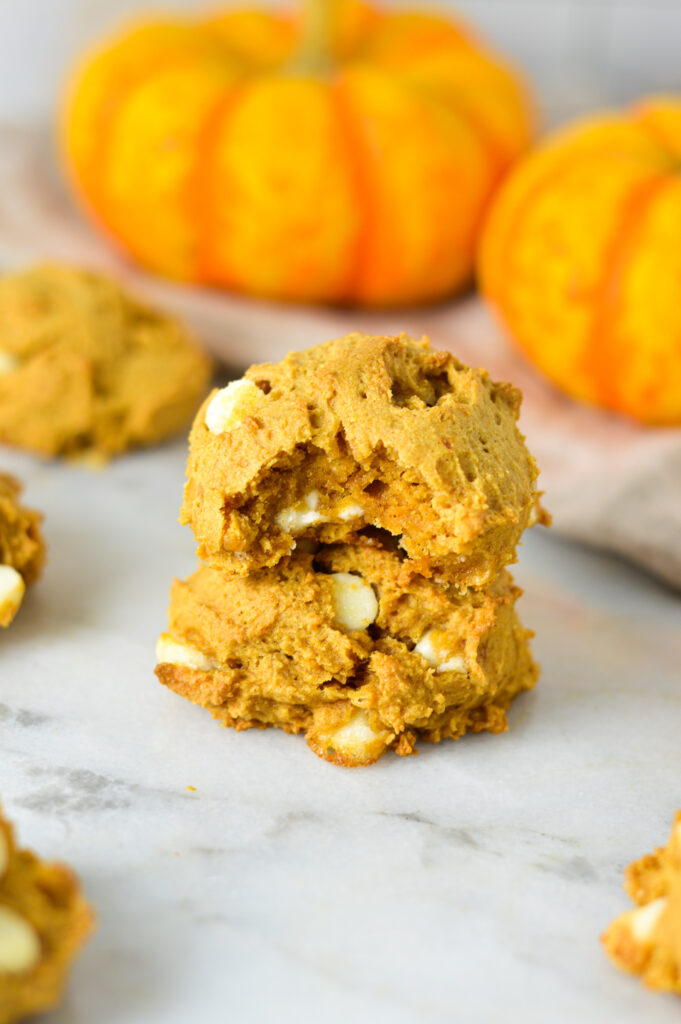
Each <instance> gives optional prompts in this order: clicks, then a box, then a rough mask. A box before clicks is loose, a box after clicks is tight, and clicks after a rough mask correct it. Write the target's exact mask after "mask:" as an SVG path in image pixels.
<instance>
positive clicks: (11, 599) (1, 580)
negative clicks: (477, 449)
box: [0, 565, 26, 622]
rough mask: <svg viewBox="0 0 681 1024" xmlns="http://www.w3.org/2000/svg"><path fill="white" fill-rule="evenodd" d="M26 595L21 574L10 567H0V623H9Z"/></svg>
mask: <svg viewBox="0 0 681 1024" xmlns="http://www.w3.org/2000/svg"><path fill="white" fill-rule="evenodd" d="M25 593H26V584H25V583H24V580H23V577H22V576H21V573H18V572H17V571H16V569H14V568H13V567H12V566H11V565H0V622H11V620H12V619H13V618H14V616H15V615H16V613H17V611H18V610H19V607H20V605H21V602H22V601H23V599H24V594H25Z"/></svg>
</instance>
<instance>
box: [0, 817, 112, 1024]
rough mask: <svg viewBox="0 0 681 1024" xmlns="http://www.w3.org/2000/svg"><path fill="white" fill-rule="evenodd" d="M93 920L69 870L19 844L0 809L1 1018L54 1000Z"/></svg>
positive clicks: (5, 1020)
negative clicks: (19, 846) (50, 862)
mask: <svg viewBox="0 0 681 1024" xmlns="http://www.w3.org/2000/svg"><path fill="white" fill-rule="evenodd" d="M92 924H93V914H92V911H91V909H90V908H89V906H88V904H87V903H86V902H85V900H84V898H83V895H82V893H81V889H80V885H79V884H78V880H77V879H76V877H75V876H74V875H73V873H72V872H71V871H70V870H69V869H68V868H67V867H64V866H63V865H62V864H47V863H45V862H44V861H41V860H39V859H38V857H36V856H35V854H33V853H31V852H30V851H29V850H20V849H19V848H18V847H17V845H16V842H15V839H14V835H13V832H12V828H11V827H10V825H9V822H7V821H6V820H5V819H4V818H3V817H2V816H1V815H0V1024H11V1022H13V1021H18V1020H23V1018H24V1017H29V1016H33V1014H36V1013H41V1012H42V1011H44V1010H48V1009H50V1008H51V1007H53V1006H54V1005H55V1004H56V1003H58V1002H59V1000H60V998H61V994H62V991H63V989H64V985H65V983H66V979H67V975H68V970H69V967H70V965H71V961H72V960H73V958H74V957H75V955H76V954H77V952H78V950H79V949H80V947H81V946H82V944H83V942H84V941H85V940H86V938H87V937H88V935H89V933H90V932H91V930H92Z"/></svg>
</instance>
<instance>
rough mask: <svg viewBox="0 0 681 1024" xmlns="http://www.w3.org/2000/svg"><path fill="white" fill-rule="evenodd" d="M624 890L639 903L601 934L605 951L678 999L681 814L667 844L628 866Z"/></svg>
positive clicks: (626, 968)
mask: <svg viewBox="0 0 681 1024" xmlns="http://www.w3.org/2000/svg"><path fill="white" fill-rule="evenodd" d="M625 886H626V889H627V892H628V893H629V895H630V896H631V898H632V900H633V901H634V902H635V903H637V904H639V905H638V907H636V908H635V909H634V910H628V911H626V912H625V913H624V914H620V916H619V917H617V918H616V919H615V920H614V921H613V922H612V924H611V925H610V927H609V928H608V929H607V931H606V932H605V933H604V935H603V937H602V939H603V945H604V947H605V951H606V953H607V954H608V956H609V957H610V958H611V960H612V961H613V962H614V963H615V964H616V965H617V966H618V967H620V968H622V970H624V971H629V972H630V973H631V974H639V975H640V976H641V979H642V981H644V982H645V984H646V985H649V986H650V987H651V988H657V989H662V990H663V991H666V992H676V993H677V994H678V995H681V811H679V812H677V814H676V817H675V819H674V826H673V828H672V833H671V836H670V838H669V842H668V843H667V845H666V846H665V847H658V848H657V849H656V850H655V852H654V853H651V854H648V855H647V856H645V857H641V859H640V860H637V861H634V863H633V864H631V865H630V866H629V867H628V868H627V872H626V881H625Z"/></svg>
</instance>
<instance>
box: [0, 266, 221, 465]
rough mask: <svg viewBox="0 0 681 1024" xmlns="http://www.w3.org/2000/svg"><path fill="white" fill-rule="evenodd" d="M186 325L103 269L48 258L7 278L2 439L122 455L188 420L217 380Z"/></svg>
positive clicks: (1, 316)
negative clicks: (212, 379) (134, 295)
mask: <svg viewBox="0 0 681 1024" xmlns="http://www.w3.org/2000/svg"><path fill="white" fill-rule="evenodd" d="M210 370H211V366H210V361H209V359H208V358H207V356H205V355H204V354H203V353H202V352H201V350H200V349H199V348H198V346H197V345H196V344H195V343H194V341H193V339H192V338H191V337H190V336H189V334H188V333H187V332H186V331H185V329H184V328H183V327H182V326H181V325H180V324H179V323H178V322H176V321H175V320H172V319H171V318H170V317H166V316H164V315H162V314H160V313H158V312H156V311H154V310H152V309H149V308H148V307H146V306H143V305H142V304H140V303H139V302H137V301H135V300H134V299H132V298H130V297H129V296H127V295H126V294H125V293H124V292H122V291H121V289H120V288H119V287H118V285H117V284H116V283H115V282H114V281H112V280H110V279H109V278H107V277H103V276H102V275H100V274H94V273H88V272H86V271H81V270H76V269H73V268H71V267H65V266H59V265H57V264H54V265H49V264H48V265H45V266H40V267H35V268H33V269H31V270H28V271H25V272H23V273H17V274H8V275H6V276H5V277H3V278H0V441H4V442H6V443H8V444H13V445H17V446H19V447H21V448H28V449H30V450H31V451H35V452H38V453H39V454H41V455H74V454H76V453H78V452H83V451H91V452H97V453H99V454H100V455H103V456H105V457H108V456H111V455H116V454H118V453H119V452H122V451H125V450H126V449H127V448H130V447H132V446H133V445H140V444H152V443H154V442H156V441H159V440H161V439H162V438H164V437H167V436H168V435H170V434H173V433H175V432H176V431H177V430H180V429H181V428H182V427H183V426H184V424H185V423H187V422H188V420H189V419H190V418H191V416H192V414H193V413H194V412H195V410H196V408H197V406H198V404H199V402H200V400H201V397H202V395H203V394H204V392H205V390H206V389H207V387H208V384H209V380H210Z"/></svg>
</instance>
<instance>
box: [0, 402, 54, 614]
mask: <svg viewBox="0 0 681 1024" xmlns="http://www.w3.org/2000/svg"><path fill="white" fill-rule="evenodd" d="M0 415H1V414H0ZM20 494H21V484H20V483H19V482H18V480H15V479H14V477H12V476H9V475H8V474H7V473H0V626H9V624H10V622H11V621H12V619H13V618H14V616H15V615H16V613H17V611H18V610H19V607H20V605H21V602H22V601H23V599H24V593H25V590H26V587H27V586H30V584H31V583H34V582H35V581H36V580H37V579H38V577H39V576H40V573H41V570H42V567H43V564H44V562H45V541H44V540H43V535H42V532H41V529H40V523H41V522H42V516H41V515H40V513H39V512H35V511H34V510H33V509H31V508H26V507H25V506H24V505H22V504H21V502H20V500H19V496H20Z"/></svg>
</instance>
